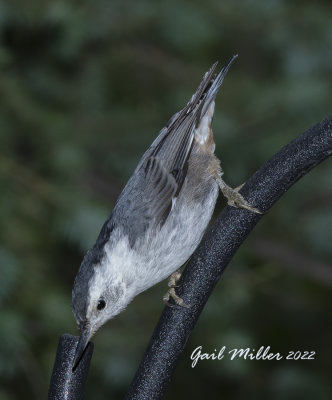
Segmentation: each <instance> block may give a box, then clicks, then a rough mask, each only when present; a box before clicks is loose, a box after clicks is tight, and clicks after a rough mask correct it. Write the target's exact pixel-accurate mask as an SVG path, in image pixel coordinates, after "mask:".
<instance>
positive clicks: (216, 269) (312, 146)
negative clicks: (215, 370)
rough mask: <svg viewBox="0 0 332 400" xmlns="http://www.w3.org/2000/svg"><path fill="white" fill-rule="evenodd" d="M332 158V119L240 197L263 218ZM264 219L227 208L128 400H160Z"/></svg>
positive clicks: (165, 317) (281, 155) (166, 314)
mask: <svg viewBox="0 0 332 400" xmlns="http://www.w3.org/2000/svg"><path fill="white" fill-rule="evenodd" d="M331 153H332V117H329V118H327V119H325V120H324V121H322V122H321V123H319V124H317V125H315V126H313V127H312V128H311V129H309V130H308V131H306V132H305V133H303V134H302V135H301V136H299V137H298V138H296V139H295V140H293V141H292V142H291V143H289V144H288V145H287V146H285V147H284V148H282V149H281V150H280V151H279V152H278V153H277V154H276V155H275V156H273V157H272V158H271V159H270V160H269V161H268V162H266V163H265V164H264V165H263V166H262V167H261V168H260V169H259V170H258V171H257V172H256V173H255V174H254V175H253V176H252V177H251V178H250V179H249V180H248V181H247V183H246V185H245V186H244V187H243V188H242V190H241V193H242V194H243V196H244V197H245V198H246V199H247V200H249V202H250V203H251V204H253V205H255V206H256V207H258V208H259V209H260V210H261V211H263V212H266V211H267V210H269V209H270V208H271V206H272V205H273V204H274V203H275V202H276V201H277V200H278V199H279V198H280V197H281V196H282V195H283V194H284V193H285V192H286V191H287V190H288V189H289V188H290V187H291V186H292V185H293V184H294V183H295V182H296V181H297V180H298V179H300V178H301V177H302V176H303V175H305V174H306V173H308V172H309V171H310V170H311V169H312V168H314V167H315V166H316V165H317V164H319V163H320V162H322V161H323V160H324V159H325V158H327V157H328V156H329V155H331ZM262 216H263V215H258V214H254V213H251V212H248V211H246V210H242V209H235V208H232V207H226V208H225V209H224V210H223V212H222V213H221V214H220V216H219V217H218V218H217V220H216V221H215V223H214V224H213V226H212V228H211V229H210V230H209V231H208V233H207V234H206V235H205V236H204V238H203V240H202V242H201V244H200V245H199V247H198V249H197V250H196V252H195V253H194V255H193V256H192V257H191V259H190V261H189V263H188V265H187V267H186V269H185V271H184V273H183V275H182V278H181V280H180V283H179V284H180V287H179V288H178V290H177V292H178V294H179V295H180V296H181V298H183V300H184V301H185V303H187V304H190V308H189V309H186V308H182V307H174V308H170V307H165V309H164V311H163V313H162V315H161V318H160V320H159V322H158V325H157V327H156V328H155V331H154V333H153V335H152V338H151V340H150V343H149V345H148V347H147V350H146V352H145V354H144V356H143V359H142V361H141V364H140V366H139V368H138V371H137V372H136V375H135V377H134V380H133V382H132V384H131V386H130V388H129V391H128V393H127V396H126V399H127V400H133V399H136V400H143V399H146V400H152V399H153V400H154V399H161V398H163V396H164V394H165V391H166V389H167V386H168V383H169V381H170V379H171V377H172V374H173V371H174V369H175V366H176V364H177V361H178V359H179V356H180V355H181V353H182V351H183V349H184V347H185V344H186V342H187V339H188V337H189V335H190V333H191V331H192V329H193V327H194V325H195V323H196V321H197V319H198V317H199V315H200V313H201V311H202V309H203V307H204V305H205V303H206V301H207V299H208V297H209V296H210V294H211V292H212V290H213V288H214V287H215V285H216V283H217V281H218V280H219V278H220V277H221V275H222V273H223V271H224V270H225V268H226V266H227V265H228V263H229V261H230V260H231V258H232V257H233V255H234V254H235V252H236V251H237V249H238V248H239V247H240V245H241V244H242V242H243V241H244V240H245V238H246V236H247V235H248V233H249V232H250V231H251V230H252V229H253V228H254V226H255V225H256V224H257V222H258V221H259V220H260V219H261V218H262Z"/></svg>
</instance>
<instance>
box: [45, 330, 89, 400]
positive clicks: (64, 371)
mask: <svg viewBox="0 0 332 400" xmlns="http://www.w3.org/2000/svg"><path fill="white" fill-rule="evenodd" d="M78 339H79V338H78V337H77V336H72V335H69V334H68V333H64V334H63V335H61V336H60V340H59V345H58V349H57V353H56V357H55V362H54V367H53V372H52V377H51V382H50V387H49V392H48V399H49V400H81V399H83V389H84V384H85V381H86V378H87V375H88V372H89V366H90V361H91V357H92V353H93V343H92V342H89V344H88V346H87V348H86V349H85V351H84V354H83V357H82V359H81V361H80V362H79V364H78V366H77V368H76V369H75V370H74V371H73V370H72V369H73V362H74V356H75V351H76V346H77V343H78Z"/></svg>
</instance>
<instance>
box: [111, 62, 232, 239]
mask: <svg viewBox="0 0 332 400" xmlns="http://www.w3.org/2000/svg"><path fill="white" fill-rule="evenodd" d="M232 60H233V59H232ZM232 60H231V61H232ZM231 61H230V62H229V63H228V64H227V65H226V67H224V68H223V69H222V70H221V72H220V73H219V74H218V75H217V77H216V78H215V79H214V78H213V73H214V70H215V67H216V65H217V63H215V64H214V65H213V66H212V67H211V69H210V70H209V71H208V72H207V73H206V74H205V75H204V77H203V80H202V82H201V83H200V85H199V87H198V89H197V91H196V92H195V94H194V95H193V96H192V98H191V100H190V101H189V103H188V104H187V105H186V106H185V107H184V108H183V109H182V110H181V111H180V112H178V113H177V114H175V115H174V116H173V117H172V118H171V119H170V121H169V122H168V124H167V125H166V127H165V128H163V129H162V130H161V132H160V134H159V135H158V137H157V138H156V140H155V141H154V142H153V143H152V145H151V146H150V147H149V149H148V150H147V151H146V152H145V154H144V155H143V157H142V159H141V161H140V162H139V164H138V166H137V168H136V170H135V172H134V174H133V176H132V177H131V178H130V180H129V181H128V183H127V185H126V187H125V188H124V190H123V192H122V193H121V195H120V197H119V199H118V202H117V204H116V206H115V208H114V210H113V218H112V219H113V220H114V219H116V221H117V223H120V224H121V225H122V227H123V230H124V231H125V233H127V234H128V237H129V240H130V243H131V244H133V243H135V241H136V240H137V239H138V238H139V237H140V236H142V235H143V234H144V232H145V231H146V230H147V229H148V228H149V227H158V226H159V227H160V226H162V225H163V224H164V222H165V221H166V219H167V217H168V215H169V213H170V211H171V208H172V203H173V201H174V199H175V198H176V196H177V195H178V193H179V192H180V190H181V188H182V186H183V183H184V180H185V177H186V172H187V164H188V158H189V156H190V153H191V149H192V144H193V139H194V131H195V128H196V127H197V126H198V125H199V123H200V121H201V119H202V117H203V116H204V114H205V113H206V111H207V109H208V107H209V105H210V104H211V102H212V101H214V98H215V95H216V93H217V90H218V88H219V87H220V85H221V83H222V79H223V77H224V76H225V74H226V72H227V70H228V68H229V66H230V64H231Z"/></svg>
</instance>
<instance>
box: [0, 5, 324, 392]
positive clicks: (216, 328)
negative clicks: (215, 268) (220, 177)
mask: <svg viewBox="0 0 332 400" xmlns="http://www.w3.org/2000/svg"><path fill="white" fill-rule="evenodd" d="M331 21H332V4H331V2H330V1H328V0H326V1H315V2H314V1H304V0H301V1H292V2H290V1H286V0H266V1H258V0H239V1H236V2H235V1H234V2H232V1H220V0H205V1H204V2H201V1H197V0H196V1H195V0H176V1H175V0H170V1H167V2H163V1H160V2H157V1H152V0H150V1H148V0H137V1H131V2H130V1H121V0H100V1H92V0H81V1H74V0H72V1H65V0H63V1H54V0H53V1H47V0H35V1H33V2H19V1H14V0H13V1H7V2H6V1H0V152H1V153H0V223H1V229H0V237H1V241H0V307H1V308H0V400H12V399H22V398H24V399H37V400H39V399H44V398H45V397H46V393H47V388H48V383H49V378H50V374H51V370H52V366H53V362H54V356H55V350H56V346H57V342H58V338H59V335H60V334H62V333H64V332H70V333H73V334H76V333H77V330H76V326H75V322H74V317H73V315H72V312H71V287H72V284H73V279H74V276H75V274H76V272H77V269H78V267H79V265H80V261H81V260H82V257H83V255H84V253H85V252H86V251H87V249H88V248H89V247H90V246H91V245H92V244H93V243H94V241H95V239H96V236H97V234H98V232H99V230H100V228H101V225H102V223H103V221H104V220H105V219H106V217H107V216H108V215H109V213H110V211H111V209H112V207H113V205H114V203H115V201H116V198H117V196H118V195H119V193H120V191H121V188H122V187H123V185H124V184H125V182H126V180H127V179H128V177H129V176H130V174H131V173H132V171H133V169H134V167H135V165H136V163H137V162H138V160H139V158H140V156H141V155H142V153H143V151H144V150H145V149H146V148H147V146H148V145H149V144H150V143H151V142H152V140H153V139H154V137H155V136H156V134H157V133H158V132H159V130H160V129H161V128H162V127H163V125H164V124H165V123H166V122H167V121H168V119H169V118H170V116H171V115H172V114H173V113H175V112H176V111H178V110H179V109H180V108H181V107H183V106H184V105H185V103H186V102H187V101H188V100H189V98H190V96H191V95H192V93H193V92H194V90H195V89H196V87H197V85H198V83H199V82H200V79H201V77H202V75H203V73H204V72H205V71H206V70H207V69H208V68H209V67H210V65H211V64H212V63H213V62H214V61H216V60H219V61H220V63H221V64H220V65H222V64H223V63H225V61H226V60H227V59H228V58H229V57H230V56H232V55H233V54H235V53H238V54H239V58H238V60H237V61H236V62H235V63H234V65H233V66H232V68H231V70H230V72H229V74H228V75H227V78H226V80H225V82H224V85H223V87H222V89H221V91H220V93H219V95H218V98H217V106H216V114H215V119H214V133H215V140H216V143H217V150H216V152H217V154H218V156H219V157H220V158H221V160H222V165H223V168H224V171H225V179H226V180H227V182H228V183H229V184H231V185H233V186H237V185H239V184H240V183H242V182H243V181H245V180H246V179H247V178H248V177H249V176H250V175H251V174H252V173H253V172H254V171H255V170H256V169H257V168H258V167H259V166H260V165H261V164H262V163H263V162H264V161H265V160H267V159H268V158H269V157H270V156H272V155H273V154H274V153H275V152H276V151H277V150H279V149H280V148H281V147H282V146H283V145H284V144H286V143H287V142H289V141H290V140H291V139H292V138H294V137H296V136H297V135H298V134H300V133H301V132H302V131H304V130H305V129H307V128H309V127H310V126H311V125H312V124H314V123H316V122H318V121H320V120H321V119H323V118H324V117H326V116H328V115H329V114H330V113H331V104H332V90H331V89H332V80H331V69H332V25H331ZM331 172H332V170H331V162H330V161H326V162H325V163H323V164H322V165H320V166H319V167H317V168H316V169H315V170H314V171H312V172H311V173H310V174H309V175H308V176H306V177H305V178H304V179H303V180H302V181H300V182H299V183H298V184H297V185H295V187H294V188H293V189H292V190H291V191H290V192H289V193H287V194H286V195H285V196H284V197H283V198H282V199H281V201H280V202H279V203H278V204H276V205H275V206H274V207H273V209H271V211H270V212H269V213H268V215H266V216H265V217H264V219H263V220H262V222H261V223H260V224H259V225H258V227H257V228H256V229H255V231H254V232H253V233H252V235H251V236H250V238H248V240H247V241H246V243H245V245H244V246H242V248H241V250H240V251H239V252H238V254H237V255H236V257H235V258H234V260H233V261H232V263H231V266H230V267H229V269H228V270H227V272H226V273H225V274H224V276H223V279H222V281H221V282H220V283H219V285H218V286H217V288H216V290H215V292H214V294H213V295H212V296H211V298H210V300H209V302H208V304H207V306H206V308H205V310H204V312H203V314H202V316H201V318H200V320H199V323H198V325H197V327H196V328H195V330H194V332H193V334H192V336H191V337H190V340H189V342H188V344H187V347H186V351H185V353H184V354H183V356H182V358H181V361H180V364H179V366H178V368H177V370H176V373H175V376H174V379H173V381H172V383H171V385H170V388H169V392H168V395H167V396H166V397H167V398H168V399H181V398H191V399H200V398H202V396H204V398H206V399H212V400H213V399H220V398H223V399H248V398H254V399H265V398H269V399H272V400H273V399H281V398H282V399H286V400H287V399H312V398H315V399H316V400H320V399H331V398H332V384H331V376H330V374H331V367H332V350H331V334H332V319H331V302H332V291H331V286H332V268H331V265H329V262H330V261H331V253H332V248H331V238H332V232H331V227H332V213H331V199H332V180H331ZM224 204H225V202H224V201H223V200H220V201H219V203H218V206H217V209H216V212H219V211H220V209H221V207H222V206H224ZM120 268H121V266H120ZM165 290H166V282H162V283H161V284H159V285H157V286H156V287H154V288H152V289H150V290H149V291H147V292H146V293H143V294H141V295H140V296H138V297H137V298H136V299H135V300H134V301H133V302H132V304H130V305H129V306H128V308H127V310H126V311H125V312H123V313H122V314H121V315H119V316H118V317H116V318H115V319H114V320H112V321H111V322H109V323H108V324H107V325H106V326H105V327H104V328H103V329H101V331H100V332H98V334H97V335H96V336H95V338H94V343H95V346H96V347H95V353H94V357H93V360H92V365H91V370H90V374H89V378H88V382H87V386H86V398H87V399H95V400H99V399H107V398H112V399H121V398H123V396H124V393H125V391H126V388H127V387H128V385H129V383H130V381H131V379H132V377H133V374H134V372H135V370H136V368H137V366H138V363H139V360H140V358H141V355H142V353H143V351H144V350H145V346H146V344H147V342H148V340H149V338H150V335H151V333H152V330H153V328H154V326H155V324H156V322H157V320H158V317H159V314H160V312H161V310H162V308H163V303H162V301H161V298H162V295H163V294H164V292H165ZM199 345H202V346H203V351H206V352H212V351H214V350H215V349H217V350H218V349H219V348H220V347H222V346H223V345H225V346H226V347H227V349H228V350H230V349H232V348H245V347H250V348H252V349H256V350H257V349H258V348H259V347H260V346H262V345H263V346H267V345H270V346H271V351H273V352H280V353H282V354H287V352H288V351H290V350H293V351H297V350H300V351H305V350H314V351H316V357H315V360H314V361H286V360H282V361H248V360H247V361H246V360H241V359H240V360H237V361H229V360H227V359H224V360H222V361H202V362H199V363H198V365H197V366H196V367H195V368H194V369H192V368H191V360H190V354H191V352H192V351H193V350H194V349H195V348H196V347H197V346H199Z"/></svg>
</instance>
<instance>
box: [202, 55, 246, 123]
mask: <svg viewBox="0 0 332 400" xmlns="http://www.w3.org/2000/svg"><path fill="white" fill-rule="evenodd" d="M237 57H238V55H237V54H235V55H234V56H233V57H232V58H230V59H229V60H228V62H227V64H226V65H225V66H224V67H223V68H222V69H221V71H220V72H219V74H218V75H217V76H216V77H215V78H214V79H211V78H210V79H211V86H210V87H207V88H206V91H205V93H206V94H205V98H204V99H203V105H202V111H201V117H203V116H204V115H205V113H206V112H207V110H208V109H209V107H210V105H211V103H212V102H213V101H214V100H215V98H216V95H217V93H218V90H219V88H220V86H221V84H222V82H223V80H224V78H225V76H226V74H227V72H228V70H229V69H230V67H231V65H232V63H233V61H234V60H235V59H236V58H237ZM217 64H218V63H217V62H216V63H214V64H213V65H212V67H211V69H210V71H211V70H212V71H214V70H215V68H216V66H217ZM210 71H209V72H210ZM203 81H204V79H203ZM198 90H199V89H198ZM196 93H198V91H197V92H196Z"/></svg>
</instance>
